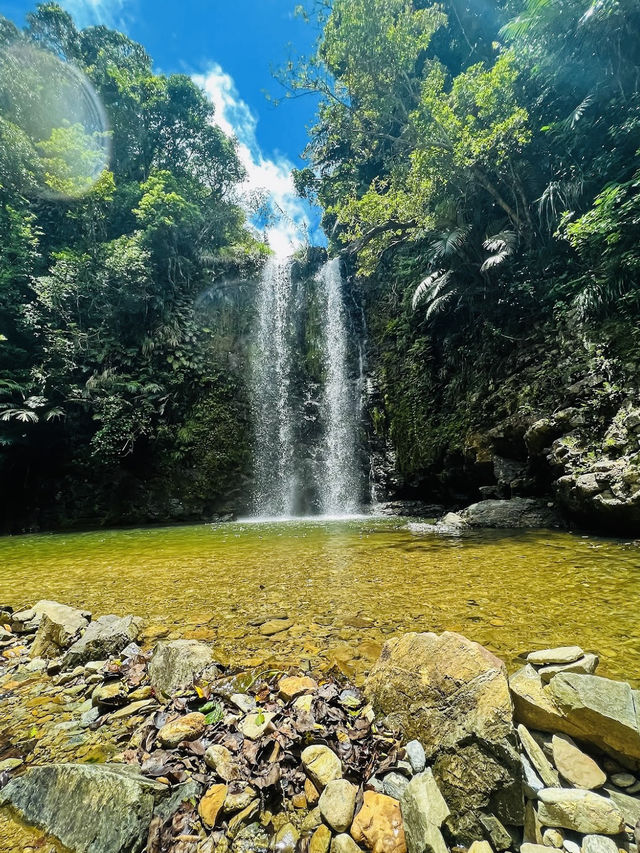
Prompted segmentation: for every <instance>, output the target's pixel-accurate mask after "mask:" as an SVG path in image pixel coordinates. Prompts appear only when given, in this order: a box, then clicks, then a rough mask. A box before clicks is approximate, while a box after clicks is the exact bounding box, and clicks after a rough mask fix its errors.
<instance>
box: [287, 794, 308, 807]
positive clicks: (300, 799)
mask: <svg viewBox="0 0 640 853" xmlns="http://www.w3.org/2000/svg"><path fill="white" fill-rule="evenodd" d="M291 805H292V806H293V807H294V809H306V807H307V798H306V797H305V795H304V794H302V793H300V794H294V795H293V797H291Z"/></svg>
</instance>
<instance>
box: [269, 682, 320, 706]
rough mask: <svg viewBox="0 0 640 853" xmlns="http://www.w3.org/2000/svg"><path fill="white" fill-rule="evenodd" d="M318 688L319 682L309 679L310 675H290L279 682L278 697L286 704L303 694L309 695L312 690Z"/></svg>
mask: <svg viewBox="0 0 640 853" xmlns="http://www.w3.org/2000/svg"><path fill="white" fill-rule="evenodd" d="M317 687H318V684H317V682H316V681H314V680H313V678H309V676H308V675H304V676H297V675H288V676H285V677H284V678H281V679H280V681H279V682H278V695H279V696H280V698H281V699H284V701H285V702H290V701H291V699H295V698H296V696H300V695H301V694H302V693H307V692H308V691H310V690H315V689H316V688H317Z"/></svg>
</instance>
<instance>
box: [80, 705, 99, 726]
mask: <svg viewBox="0 0 640 853" xmlns="http://www.w3.org/2000/svg"><path fill="white" fill-rule="evenodd" d="M99 716H100V709H99V708H98V707H97V706H96V707H94V708H91V710H90V711H85V712H84V714H82V715H81V717H80V725H81V726H82V728H88V727H89V726H90V725H91V724H92V723H95V721H96V720H97V719H98V717H99Z"/></svg>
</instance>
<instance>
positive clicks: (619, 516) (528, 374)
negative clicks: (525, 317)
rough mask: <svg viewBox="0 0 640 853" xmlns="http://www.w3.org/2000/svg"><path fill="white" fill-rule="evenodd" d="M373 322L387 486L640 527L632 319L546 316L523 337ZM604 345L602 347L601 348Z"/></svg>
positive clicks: (372, 398)
mask: <svg viewBox="0 0 640 853" xmlns="http://www.w3.org/2000/svg"><path fill="white" fill-rule="evenodd" d="M368 312H369V316H368V321H369V324H370V327H371V329H372V335H371V338H372V344H371V346H370V354H369V367H370V370H371V375H370V381H369V385H368V390H369V406H368V413H369V434H370V443H371V447H372V459H373V475H374V480H375V483H376V489H375V490H374V491H375V492H376V494H380V493H382V494H384V495H385V496H386V499H399V498H404V499H412V500H416V499H418V500H422V501H425V502H428V503H436V502H440V503H443V504H445V505H447V506H448V507H450V508H454V507H455V508H459V507H461V506H465V505H467V504H470V503H475V502H477V501H481V500H486V499H495V498H498V499H504V498H512V497H518V498H532V497H535V498H541V499H543V500H544V501H545V502H550V503H553V504H554V508H555V509H557V510H558V511H559V512H560V513H561V514H562V515H564V517H565V518H566V519H567V520H568V521H570V522H571V523H573V524H576V525H581V526H586V527H591V528H595V529H602V530H606V531H610V532H619V533H622V534H624V535H629V534H633V533H634V531H637V530H638V529H640V358H638V356H637V354H636V353H635V351H634V350H633V346H632V339H633V335H632V332H631V329H630V328H629V326H628V324H627V325H626V326H625V325H623V324H617V325H616V324H609V325H608V326H606V327H601V328H592V329H590V330H589V331H588V332H587V331H585V330H583V331H582V332H580V333H579V332H578V331H577V330H576V329H575V328H573V329H572V328H571V327H569V326H566V325H565V326H562V325H560V324H558V325H547V326H545V327H541V328H539V329H535V330H533V331H532V333H531V336H530V337H529V338H526V339H524V340H522V341H518V342H506V341H501V342H500V343H499V344H498V343H496V341H495V340H489V339H487V338H486V337H483V336H482V335H480V334H478V336H477V337H476V338H475V339H473V337H472V336H471V335H470V334H468V335H466V337H463V336H462V332H461V333H460V335H461V337H460V344H459V348H458V351H457V352H456V355H455V358H453V357H452V355H451V354H450V353H448V351H440V349H439V348H438V342H437V336H436V335H435V334H434V335H433V337H430V336H429V334H428V332H424V331H422V333H421V334H420V333H418V332H417V331H416V330H412V329H411V328H408V329H405V328H404V327H403V326H401V325H400V324H399V322H398V321H397V320H392V321H390V320H389V318H388V317H386V318H384V319H385V320H386V325H385V326H384V327H382V328H381V324H382V317H381V314H380V308H379V307H378V305H377V304H374V303H373V302H370V303H369V305H368ZM595 341H597V342H598V343H594V342H595Z"/></svg>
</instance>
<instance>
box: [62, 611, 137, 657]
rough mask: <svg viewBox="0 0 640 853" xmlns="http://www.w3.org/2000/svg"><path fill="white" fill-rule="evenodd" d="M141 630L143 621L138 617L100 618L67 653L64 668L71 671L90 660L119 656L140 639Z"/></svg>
mask: <svg viewBox="0 0 640 853" xmlns="http://www.w3.org/2000/svg"><path fill="white" fill-rule="evenodd" d="M141 628H142V620H141V619H140V618H138V617H137V616H114V615H113V614H109V615H107V616H100V618H99V619H96V620H95V622H91V623H90V624H89V627H88V628H87V630H86V631H85V632H84V634H83V635H82V637H80V639H79V640H76V642H75V643H74V644H73V645H72V646H71V647H70V649H69V650H68V651H67V653H66V654H65V656H64V658H63V667H64V668H65V669H71V668H72V667H74V666H78V664H81V663H86V662H87V661H90V660H102V659H103V658H108V657H110V656H111V655H117V654H118V653H119V652H121V651H122V649H124V648H125V647H126V646H128V645H129V643H130V642H131V641H132V640H136V639H137V638H138V635H139V633H140V629H141Z"/></svg>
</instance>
